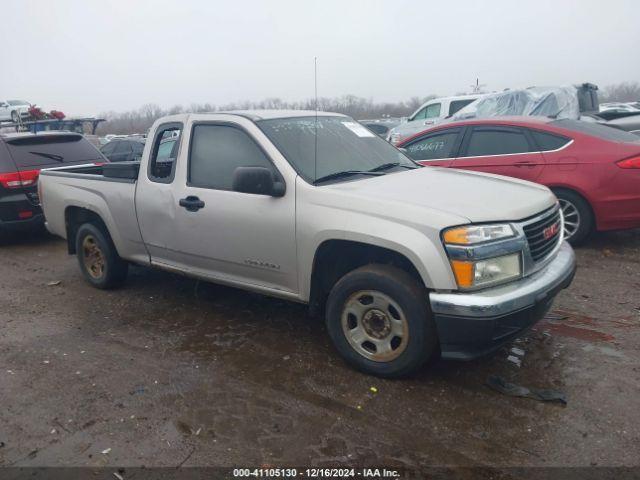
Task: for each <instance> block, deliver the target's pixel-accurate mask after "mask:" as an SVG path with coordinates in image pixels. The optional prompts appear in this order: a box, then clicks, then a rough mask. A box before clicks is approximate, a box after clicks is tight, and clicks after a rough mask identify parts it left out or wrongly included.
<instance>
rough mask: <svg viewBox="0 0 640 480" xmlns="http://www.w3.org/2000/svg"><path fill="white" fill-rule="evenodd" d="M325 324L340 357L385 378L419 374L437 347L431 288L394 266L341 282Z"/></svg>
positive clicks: (378, 267)
mask: <svg viewBox="0 0 640 480" xmlns="http://www.w3.org/2000/svg"><path fill="white" fill-rule="evenodd" d="M326 322H327V329H328V331H329V336H330V337H331V340H332V341H333V344H334V346H335V347H336V349H337V350H338V352H339V353H340V355H341V356H342V357H343V358H344V359H345V360H346V361H347V362H348V363H349V364H351V365H352V366H353V367H355V368H356V369H358V370H361V371H363V372H365V373H369V374H371V375H376V376H380V377H389V378H392V377H402V376H405V375H408V374H410V373H412V372H414V371H416V370H417V369H418V368H420V367H421V366H422V365H423V364H424V363H425V362H426V361H427V360H428V359H429V358H430V357H431V356H432V355H433V353H434V352H435V351H436V349H437V346H438V337H437V332H436V327H435V323H434V321H433V317H432V314H431V311H430V309H429V304H428V292H427V290H426V288H424V286H423V285H422V284H421V283H420V282H418V281H417V280H416V279H414V278H413V277H412V276H411V275H409V274H408V273H407V272H405V271H404V270H401V269H399V268H397V267H394V266H390V265H378V264H372V265H365V266H363V267H360V268H358V269H356V270H353V271H352V272H350V273H347V274H346V275H345V276H344V277H342V278H341V279H340V280H339V281H338V282H337V283H336V284H335V285H334V287H333V288H332V289H331V292H330V294H329V299H328V300H327V311H326Z"/></svg>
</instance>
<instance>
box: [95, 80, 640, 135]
mask: <svg viewBox="0 0 640 480" xmlns="http://www.w3.org/2000/svg"><path fill="white" fill-rule="evenodd" d="M598 94H599V99H600V102H632V101H640V83H639V82H623V83H618V84H615V85H609V86H607V87H605V88H603V89H601V90H600V91H599V92H598ZM436 97H437V95H428V96H426V97H411V98H410V99H408V100H405V101H400V102H375V101H374V100H373V99H371V98H363V97H358V96H356V95H344V96H342V97H336V98H326V97H322V98H318V110H322V111H328V112H337V113H343V114H346V115H349V116H351V117H353V118H355V119H356V120H363V119H371V118H381V117H405V116H408V115H410V114H411V113H412V112H414V111H415V110H416V109H417V108H418V107H419V106H420V105H422V104H423V103H424V102H426V101H427V100H429V99H432V98H436ZM315 107H316V102H315V99H307V100H303V101H297V102H295V101H294V102H291V101H286V100H282V99H280V98H267V99H265V100H262V101H257V102H254V101H244V102H234V103H228V104H225V105H215V104H211V103H202V104H200V103H192V104H191V105H189V106H188V107H185V106H182V105H175V106H173V107H171V108H168V109H163V108H161V107H160V106H159V105H156V104H152V103H149V104H145V105H143V106H141V107H140V108H138V109H137V110H130V111H127V112H104V113H102V114H101V115H100V117H101V118H105V119H106V121H105V122H103V123H101V124H100V126H99V127H98V130H97V132H96V133H98V134H99V135H105V134H107V133H114V134H120V135H126V134H131V133H144V132H146V131H147V130H148V129H149V128H150V127H151V125H152V124H153V122H155V121H156V120H157V119H158V118H160V117H162V116H165V115H173V114H176V113H201V112H220V111H228V110H254V109H276V110H281V109H292V110H315Z"/></svg>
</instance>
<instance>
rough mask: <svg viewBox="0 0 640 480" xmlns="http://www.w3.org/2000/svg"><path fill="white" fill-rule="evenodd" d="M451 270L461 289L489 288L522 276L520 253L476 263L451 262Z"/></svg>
mask: <svg viewBox="0 0 640 480" xmlns="http://www.w3.org/2000/svg"><path fill="white" fill-rule="evenodd" d="M451 268H452V269H453V273H454V275H455V277H456V282H457V283H458V286H459V287H460V288H479V287H487V286H489V285H495V284H497V283H504V282H506V281H508V280H514V279H516V278H518V277H520V276H521V274H522V269H521V262H520V254H519V253H512V254H509V255H503V256H501V257H495V258H486V259H483V260H476V261H462V260H451Z"/></svg>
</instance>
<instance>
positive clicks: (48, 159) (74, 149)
mask: <svg viewBox="0 0 640 480" xmlns="http://www.w3.org/2000/svg"><path fill="white" fill-rule="evenodd" d="M7 147H8V149H9V152H10V153H11V157H12V158H13V161H14V162H15V164H16V166H17V167H18V169H19V170H24V169H40V168H50V167H59V166H62V165H64V164H66V163H82V162H87V163H90V162H95V161H104V157H103V156H102V155H101V154H100V152H99V151H98V149H97V148H96V147H94V146H93V144H92V143H91V142H89V141H88V140H87V139H86V138H84V137H83V136H81V135H60V136H56V135H34V136H27V137H20V138H14V139H11V140H8V141H7Z"/></svg>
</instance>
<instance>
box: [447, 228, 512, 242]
mask: <svg viewBox="0 0 640 480" xmlns="http://www.w3.org/2000/svg"><path fill="white" fill-rule="evenodd" d="M514 235H515V232H514V231H513V228H512V227H511V225H508V224H496V225H468V226H465V227H455V228H450V229H448V230H445V231H444V234H443V235H442V239H443V240H444V243H446V244H449V245H475V244H477V243H483V242H490V241H492V240H500V239H502V238H509V237H513V236H514Z"/></svg>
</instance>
